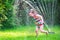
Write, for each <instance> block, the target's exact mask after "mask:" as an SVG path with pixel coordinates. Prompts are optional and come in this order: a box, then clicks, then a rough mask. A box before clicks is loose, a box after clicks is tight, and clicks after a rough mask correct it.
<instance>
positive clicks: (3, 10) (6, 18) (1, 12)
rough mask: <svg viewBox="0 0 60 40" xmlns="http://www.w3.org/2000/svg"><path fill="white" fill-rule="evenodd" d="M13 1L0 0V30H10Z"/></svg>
mask: <svg viewBox="0 0 60 40" xmlns="http://www.w3.org/2000/svg"><path fill="white" fill-rule="evenodd" d="M13 2H14V0H0V28H1V29H2V28H11V27H12V26H13V25H12V24H11V22H12V18H13Z"/></svg>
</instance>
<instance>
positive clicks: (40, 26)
mask: <svg viewBox="0 0 60 40" xmlns="http://www.w3.org/2000/svg"><path fill="white" fill-rule="evenodd" d="M29 16H31V17H33V18H34V19H35V21H36V22H35V24H36V36H38V30H40V31H41V32H42V33H46V34H48V31H45V30H43V26H44V20H43V17H42V16H41V15H39V14H38V13H37V11H35V10H34V9H31V10H30V12H29Z"/></svg>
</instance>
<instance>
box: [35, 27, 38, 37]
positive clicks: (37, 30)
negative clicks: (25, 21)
mask: <svg viewBox="0 0 60 40" xmlns="http://www.w3.org/2000/svg"><path fill="white" fill-rule="evenodd" d="M35 32H36V36H38V26H36V31H35Z"/></svg>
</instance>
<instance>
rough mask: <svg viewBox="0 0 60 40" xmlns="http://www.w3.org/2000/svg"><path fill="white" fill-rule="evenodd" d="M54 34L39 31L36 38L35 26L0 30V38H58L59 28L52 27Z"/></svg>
mask: <svg viewBox="0 0 60 40" xmlns="http://www.w3.org/2000/svg"><path fill="white" fill-rule="evenodd" d="M52 29H53V31H54V32H55V34H48V35H46V34H44V33H40V32H39V35H38V37H37V38H36V37H35V36H36V34H35V27H19V28H15V29H11V30H5V31H0V40H36V39H37V40H59V39H60V29H59V27H58V26H56V27H54V28H52Z"/></svg>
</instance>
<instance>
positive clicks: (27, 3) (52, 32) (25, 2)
mask: <svg viewBox="0 0 60 40" xmlns="http://www.w3.org/2000/svg"><path fill="white" fill-rule="evenodd" d="M23 1H24V2H25V3H26V4H28V5H29V6H30V7H31V8H32V9H34V10H36V9H35V8H34V7H33V6H32V5H31V4H30V3H29V2H28V1H25V0H23ZM40 8H41V10H42V12H43V9H42V7H41V5H40ZM36 11H39V12H40V10H36ZM40 13H41V12H40ZM43 14H44V12H43ZM44 24H45V26H46V28H47V30H48V31H49V32H50V33H54V32H51V30H50V28H48V25H47V24H46V23H45V22H44Z"/></svg>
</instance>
